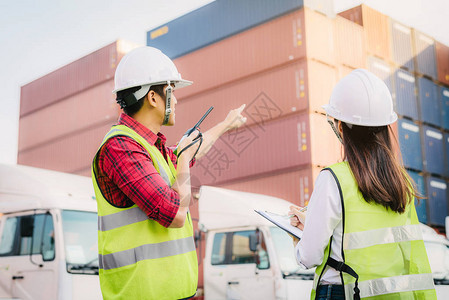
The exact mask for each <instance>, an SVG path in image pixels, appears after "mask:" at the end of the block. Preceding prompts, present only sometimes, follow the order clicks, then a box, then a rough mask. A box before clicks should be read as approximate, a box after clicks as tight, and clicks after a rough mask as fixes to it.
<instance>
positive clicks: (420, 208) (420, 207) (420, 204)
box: [407, 170, 427, 224]
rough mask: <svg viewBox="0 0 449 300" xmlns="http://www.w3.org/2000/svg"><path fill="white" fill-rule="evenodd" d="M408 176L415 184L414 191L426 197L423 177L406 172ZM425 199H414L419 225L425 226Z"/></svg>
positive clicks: (415, 173)
mask: <svg viewBox="0 0 449 300" xmlns="http://www.w3.org/2000/svg"><path fill="white" fill-rule="evenodd" d="M407 173H408V175H409V176H410V177H411V179H412V180H413V182H414V183H415V184H416V189H417V191H418V192H419V193H420V195H421V196H424V197H425V195H426V187H425V186H426V183H425V181H424V177H423V176H422V175H420V174H419V173H417V172H414V171H410V170H407ZM426 202H427V201H426V199H417V198H415V208H416V214H417V215H418V219H419V221H420V222H421V223H424V224H427V207H426Z"/></svg>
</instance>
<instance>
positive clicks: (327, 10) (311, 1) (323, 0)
mask: <svg viewBox="0 0 449 300" xmlns="http://www.w3.org/2000/svg"><path fill="white" fill-rule="evenodd" d="M304 6H307V7H308V8H310V9H312V10H315V11H318V12H321V13H323V14H325V15H326V16H328V17H331V18H334V17H335V9H334V0H304Z"/></svg>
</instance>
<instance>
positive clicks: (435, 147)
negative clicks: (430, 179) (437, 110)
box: [423, 126, 444, 175]
mask: <svg viewBox="0 0 449 300" xmlns="http://www.w3.org/2000/svg"><path fill="white" fill-rule="evenodd" d="M423 136H424V161H425V162H426V163H425V168H424V169H425V170H426V171H427V172H429V173H432V174H438V175H444V145H443V133H442V132H441V131H440V130H438V129H435V128H432V127H429V126H423Z"/></svg>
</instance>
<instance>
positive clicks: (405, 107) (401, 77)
mask: <svg viewBox="0 0 449 300" xmlns="http://www.w3.org/2000/svg"><path fill="white" fill-rule="evenodd" d="M394 79H395V82H396V93H395V95H396V96H395V100H396V107H397V113H398V114H399V115H401V116H406V117H410V118H412V119H414V120H417V119H418V105H417V100H416V94H415V77H414V76H413V74H411V73H409V72H407V71H404V70H396V72H395V74H394Z"/></svg>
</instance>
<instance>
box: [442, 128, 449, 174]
mask: <svg viewBox="0 0 449 300" xmlns="http://www.w3.org/2000/svg"><path fill="white" fill-rule="evenodd" d="M443 138H444V165H445V171H444V175H445V176H446V177H449V133H444V134H443Z"/></svg>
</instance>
